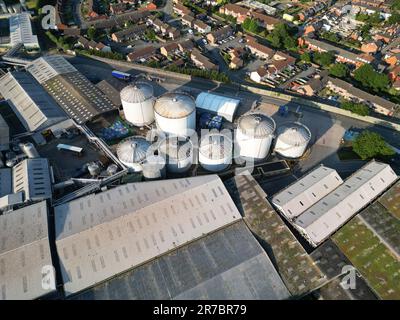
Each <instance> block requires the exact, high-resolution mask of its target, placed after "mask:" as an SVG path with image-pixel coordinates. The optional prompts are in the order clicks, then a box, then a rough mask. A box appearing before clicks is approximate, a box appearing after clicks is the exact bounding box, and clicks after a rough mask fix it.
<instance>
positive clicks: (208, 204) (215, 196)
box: [55, 175, 241, 296]
mask: <svg viewBox="0 0 400 320" xmlns="http://www.w3.org/2000/svg"><path fill="white" fill-rule="evenodd" d="M55 218H56V245H57V251H58V255H59V258H60V263H61V266H62V277H63V280H64V289H65V293H66V295H67V296H68V295H71V294H73V293H77V292H79V291H81V290H83V289H86V288H88V287H91V286H94V285H96V284H98V283H99V282H102V281H104V280H107V279H109V278H111V277H113V276H115V275H117V274H119V273H121V272H124V271H126V270H128V269H130V268H132V267H135V266H137V265H139V264H142V263H145V262H147V261H149V260H151V259H153V258H156V257H158V256H160V255H163V254H165V253H167V252H169V251H171V250H174V249H176V248H177V247H180V246H182V245H184V244H186V243H188V242H190V241H193V240H195V239H198V238H200V237H203V236H204V235H206V234H208V233H210V232H213V231H215V230H217V229H220V228H222V227H224V226H226V225H228V224H231V223H233V222H235V221H237V220H240V219H241V216H240V213H239V212H238V210H237V209H236V207H235V204H234V203H233V201H232V199H231V198H230V196H229V194H228V192H227V190H226V189H225V187H224V185H223V183H222V181H221V180H220V179H219V177H218V176H216V175H208V176H203V177H196V178H187V179H178V180H164V181H156V182H142V183H132V184H127V185H124V186H121V187H117V188H114V189H111V190H109V191H106V192H103V193H99V194H92V195H89V196H87V197H84V198H81V199H77V200H75V201H72V202H70V203H67V204H64V205H61V206H58V207H56V208H55Z"/></svg>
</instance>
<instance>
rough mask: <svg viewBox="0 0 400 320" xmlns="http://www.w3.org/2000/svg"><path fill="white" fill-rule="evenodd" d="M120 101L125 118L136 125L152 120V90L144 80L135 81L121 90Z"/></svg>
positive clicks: (146, 123)
mask: <svg viewBox="0 0 400 320" xmlns="http://www.w3.org/2000/svg"><path fill="white" fill-rule="evenodd" d="M120 95H121V102H122V107H123V110H124V114H125V119H126V120H127V121H128V122H129V123H131V124H133V125H135V126H138V127H141V126H144V125H148V124H150V123H152V122H153V121H154V109H153V107H154V102H155V98H154V91H153V87H152V86H151V85H149V84H147V83H145V82H136V83H135V84H134V85H129V86H127V87H125V88H124V89H122V91H121V94H120Z"/></svg>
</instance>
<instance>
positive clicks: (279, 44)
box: [267, 23, 297, 49]
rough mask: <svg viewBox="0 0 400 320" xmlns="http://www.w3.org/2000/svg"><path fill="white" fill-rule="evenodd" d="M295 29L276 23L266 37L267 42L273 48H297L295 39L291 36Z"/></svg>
mask: <svg viewBox="0 0 400 320" xmlns="http://www.w3.org/2000/svg"><path fill="white" fill-rule="evenodd" d="M295 33H296V30H295V29H291V28H290V27H289V26H288V25H287V24H284V23H278V24H276V25H275V28H274V30H272V32H271V33H270V34H269V35H268V36H267V40H268V41H269V42H270V43H271V45H272V46H273V47H275V48H286V49H294V48H295V47H297V41H296V38H295V37H294V36H293V35H294V34H295Z"/></svg>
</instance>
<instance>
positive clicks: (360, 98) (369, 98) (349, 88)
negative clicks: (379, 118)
mask: <svg viewBox="0 0 400 320" xmlns="http://www.w3.org/2000/svg"><path fill="white" fill-rule="evenodd" d="M326 87H327V88H328V89H330V90H332V91H333V92H335V93H337V94H340V95H341V96H343V97H344V98H345V99H348V100H355V101H357V102H362V103H365V104H368V105H369V106H371V107H372V108H373V109H374V111H375V112H378V113H381V114H384V115H387V116H391V115H393V114H394V113H395V112H396V111H397V110H398V109H399V106H398V105H396V104H395V103H393V102H390V101H388V100H386V99H383V98H381V97H378V96H375V95H372V94H370V93H368V92H365V91H363V90H360V89H358V88H356V87H354V86H353V85H352V84H350V83H348V82H346V81H343V80H340V79H336V78H331V77H329V78H328V82H327V84H326Z"/></svg>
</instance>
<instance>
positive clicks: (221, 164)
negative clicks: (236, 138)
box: [199, 133, 232, 172]
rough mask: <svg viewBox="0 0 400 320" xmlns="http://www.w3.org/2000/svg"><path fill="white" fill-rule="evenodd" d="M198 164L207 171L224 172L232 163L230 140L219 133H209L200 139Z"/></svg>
mask: <svg viewBox="0 0 400 320" xmlns="http://www.w3.org/2000/svg"><path fill="white" fill-rule="evenodd" d="M199 162H200V165H201V166H202V167H203V168H204V169H206V170H208V171H212V172H219V171H223V170H225V169H226V168H227V167H229V165H230V164H231V163H232V139H231V138H230V137H228V136H226V135H224V134H221V133H210V134H207V135H205V136H204V137H202V138H201V140H200V147H199Z"/></svg>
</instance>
